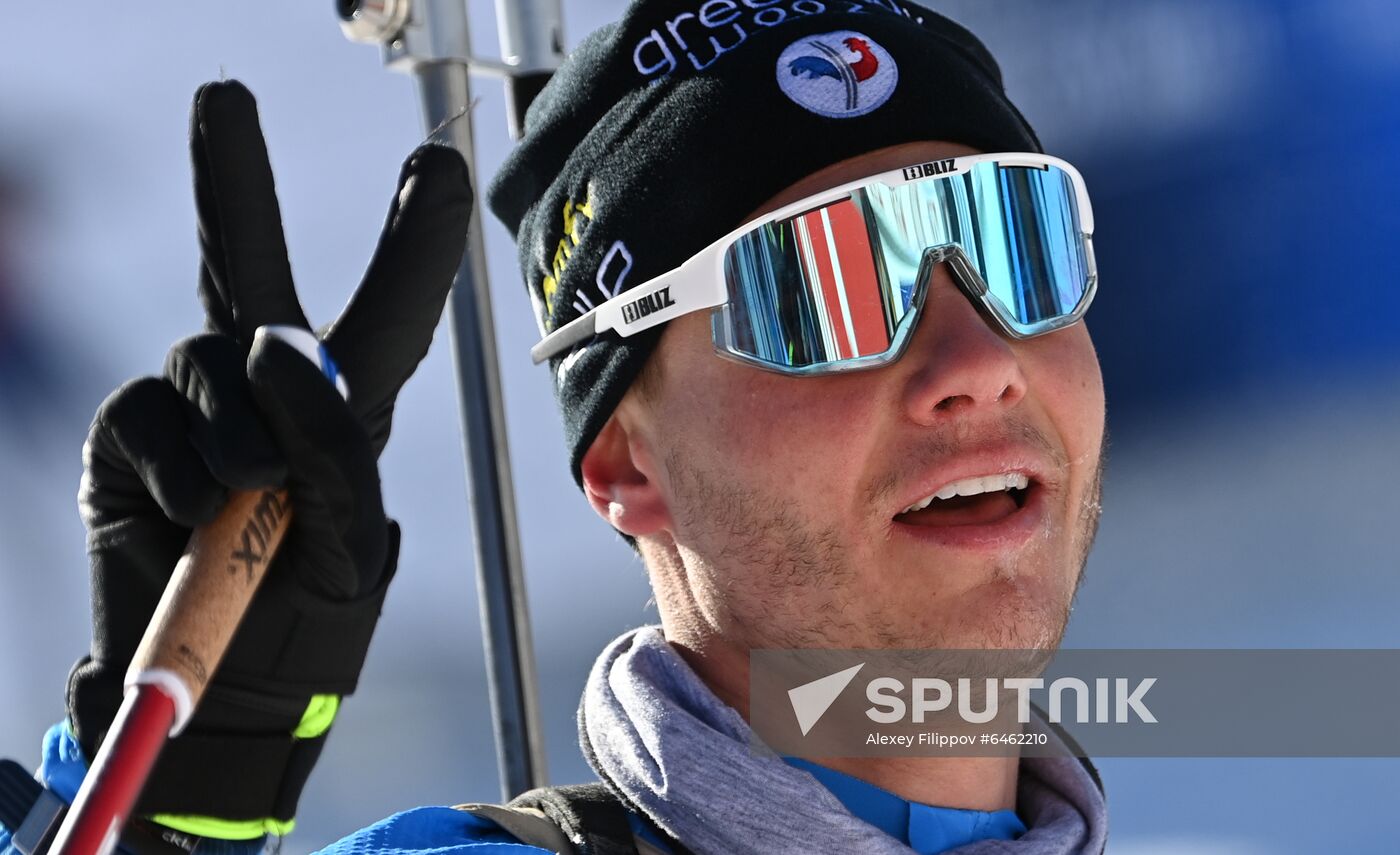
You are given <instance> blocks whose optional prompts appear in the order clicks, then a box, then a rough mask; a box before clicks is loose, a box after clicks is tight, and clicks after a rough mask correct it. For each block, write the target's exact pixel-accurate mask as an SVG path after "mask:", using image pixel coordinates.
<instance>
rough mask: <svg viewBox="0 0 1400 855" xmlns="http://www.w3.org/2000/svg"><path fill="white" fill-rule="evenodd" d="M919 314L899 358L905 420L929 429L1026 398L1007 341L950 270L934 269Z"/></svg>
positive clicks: (1021, 376)
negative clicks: (948, 420) (903, 376)
mask: <svg viewBox="0 0 1400 855" xmlns="http://www.w3.org/2000/svg"><path fill="white" fill-rule="evenodd" d="M932 276H933V281H932V282H931V283H930V284H929V293H928V296H927V298H926V299H925V301H924V309H923V314H922V316H921V317H920V318H919V322H918V326H917V327H915V329H914V337H913V339H912V340H911V341H910V342H909V349H908V350H907V351H905V353H904V356H903V357H902V358H901V359H900V365H901V368H902V369H903V370H904V372H906V377H905V381H904V388H903V396H904V401H903V403H904V406H905V408H906V410H907V412H908V414H909V417H910V418H911V419H913V420H914V421H915V422H918V423H920V424H928V425H933V424H937V423H939V422H941V421H945V420H947V419H949V418H952V417H954V416H955V414H962V415H969V414H971V412H972V411H973V410H974V409H978V408H988V407H1007V408H1009V407H1012V406H1014V405H1015V404H1016V402H1017V401H1019V400H1020V399H1021V398H1022V397H1024V396H1025V394H1026V386H1027V383H1026V377H1025V374H1024V373H1022V371H1021V363H1020V361H1019V360H1018V359H1017V357H1016V353H1015V351H1014V350H1012V347H1011V342H1010V341H1009V340H1008V339H1007V338H1006V337H1005V336H1003V335H1002V334H1001V332H1000V331H998V330H997V329H995V328H994V327H993V326H992V325H991V324H990V323H989V322H988V321H987V320H986V319H985V318H983V316H982V315H981V313H980V312H979V311H978V309H977V307H976V306H974V305H973V302H972V300H971V299H970V298H969V297H968V296H967V294H965V293H964V292H963V290H962V289H961V288H959V287H958V286H957V284H956V283H955V282H954V281H953V278H952V274H951V272H950V271H949V269H948V265H947V264H946V263H945V264H939V265H937V266H936V267H934V270H933V273H932Z"/></svg>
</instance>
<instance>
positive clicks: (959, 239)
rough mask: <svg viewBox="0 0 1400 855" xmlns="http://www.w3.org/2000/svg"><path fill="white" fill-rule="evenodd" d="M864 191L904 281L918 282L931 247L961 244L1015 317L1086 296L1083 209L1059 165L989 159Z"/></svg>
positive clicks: (1061, 311)
mask: <svg viewBox="0 0 1400 855" xmlns="http://www.w3.org/2000/svg"><path fill="white" fill-rule="evenodd" d="M862 196H863V199H864V201H865V203H866V205H867V206H868V208H869V211H870V216H871V218H872V220H873V221H874V223H875V224H876V229H875V231H876V234H877V235H878V238H877V241H876V243H877V245H878V247H879V249H880V251H881V253H882V254H883V257H884V264H885V270H886V271H887V272H888V275H889V278H890V279H891V280H892V281H896V282H898V283H899V287H900V288H901V289H904V290H906V291H907V290H908V289H911V288H912V287H913V285H914V280H915V277H916V275H917V273H918V270H919V265H920V262H921V261H922V260H923V256H924V252H925V251H926V250H927V249H929V248H932V247H943V246H948V245H950V244H956V245H957V246H959V247H961V248H962V251H963V253H964V254H965V255H966V256H967V258H968V261H969V262H970V263H971V264H972V266H973V267H974V268H976V270H977V272H978V273H980V274H981V276H982V278H983V280H985V281H986V283H987V287H988V289H989V291H990V292H991V295H992V297H994V298H995V299H996V301H997V302H998V303H999V304H1000V305H1001V306H1002V308H1003V309H1004V310H1005V314H1006V317H1007V320H1009V321H1011V322H1013V323H1014V324H1016V325H1020V326H1030V325H1032V324H1036V323H1039V322H1042V321H1046V320H1052V319H1054V318H1057V317H1062V316H1064V315H1067V314H1069V313H1071V312H1073V311H1074V308H1075V307H1076V306H1077V305H1078V304H1079V301H1080V299H1081V298H1082V297H1083V296H1084V291H1085V288H1086V286H1087V284H1088V265H1087V262H1086V260H1085V252H1084V241H1083V238H1082V235H1081V227H1080V223H1079V207H1078V203H1077V200H1076V197H1075V192H1074V183H1073V181H1072V179H1071V178H1070V176H1069V175H1068V174H1067V173H1066V172H1065V171H1064V170H1062V169H1060V168H1058V167H1054V166H1050V167H1045V168H1040V167H1028V166H999V165H998V164H996V163H994V162H991V161H987V162H983V163H978V164H976V165H974V166H973V167H972V168H971V169H969V170H968V171H967V172H965V173H963V174H961V175H955V176H950V177H948V178H943V179H938V180H931V181H919V182H914V183H911V184H903V185H899V186H897V187H884V186H874V187H870V188H868V189H866V190H865V191H864V192H863V194H862Z"/></svg>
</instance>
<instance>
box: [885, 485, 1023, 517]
mask: <svg viewBox="0 0 1400 855" xmlns="http://www.w3.org/2000/svg"><path fill="white" fill-rule="evenodd" d="M1031 488H1032V485H1031V480H1030V478H1028V477H1027V476H1026V475H1023V474H1021V473H1019V472H1008V473H1005V474H1000V475H984V476H982V477H979V478H964V479H962V480H961V481H954V482H953V483H951V484H948V485H947V486H945V487H943V488H942V489H940V490H939V491H938V492H937V493H934V494H933V495H931V496H926V497H925V498H923V499H921V500H919V501H917V502H915V503H914V504H912V505H910V506H909V507H907V508H905V509H904V510H903V511H900V512H899V513H898V514H897V515H895V522H900V523H906V524H908V525H926V526H951V525H989V524H991V523H995V522H998V521H1000V520H1002V519H1005V518H1006V517H1008V516H1010V515H1012V514H1014V513H1016V511H1018V510H1020V509H1021V508H1023V507H1025V506H1026V496H1027V494H1028V493H1029V491H1030V490H1031Z"/></svg>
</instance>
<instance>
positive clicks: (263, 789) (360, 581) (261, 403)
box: [68, 81, 473, 828]
mask: <svg viewBox="0 0 1400 855" xmlns="http://www.w3.org/2000/svg"><path fill="white" fill-rule="evenodd" d="M191 125H192V127H191V149H192V155H193V160H194V182H195V197H196V202H197V205H198V210H199V236H200V243H201V248H202V255H203V265H202V269H201V270H200V277H199V294H200V298H201V300H202V301H203V303H204V308H205V312H206V316H207V321H208V323H207V330H208V332H206V333H204V334H202V335H197V336H194V337H192V338H189V339H185V340H184V341H181V342H179V343H177V344H176V345H175V346H174V347H173V348H172V349H171V351H170V355H169V357H168V358H167V360H166V365H165V376H164V377H145V378H141V379H138V380H133V381H131V382H129V383H127V384H125V385H123V386H122V387H121V388H119V389H117V390H116V392H114V393H113V394H112V395H111V396H110V397H109V398H107V400H106V401H105V402H103V404H102V406H101V407H100V408H99V409H98V412H97V416H96V418H95V419H94V421H93V425H92V430H91V433H90V435H89V437H88V441H87V444H86V446H85V447H84V453H83V462H84V473H83V481H82V486H81V489H80V491H79V505H80V508H81V510H82V516H83V522H84V523H85V524H86V526H87V529H88V552H89V554H90V556H91V559H92V605H93V642H92V653H91V655H90V656H87V657H84V658H83V659H82V660H80V661H79V662H78V663H77V665H75V666H74V669H73V672H72V674H71V675H70V677H69V681H68V714H69V719H70V721H71V722H72V725H73V729H74V732H75V734H76V735H77V737H78V740H79V742H80V743H81V744H82V747H83V750H84V752H85V753H86V754H87V756H88V758H89V759H91V757H92V756H93V755H94V753H95V752H96V750H97V747H98V746H99V745H100V744H101V742H102V740H103V738H104V737H105V735H106V730H107V728H108V726H109V725H110V723H111V720H112V718H113V716H114V715H115V713H116V709H117V707H118V706H119V705H120V702H121V696H122V679H123V677H124V675H125V673H126V668H127V665H128V663H129V662H130V660H131V657H132V655H133V654H134V652H135V650H136V646H137V644H138V642H139V641H140V639H141V636H142V634H143V633H144V632H145V627H146V624H147V622H148V621H149V620H150V617H151V614H152V612H153V611H154V610H155V606H156V603H157V601H158V600H159V599H160V596H161V592H162V591H163V590H164V589H165V585H166V581H167V580H168V579H169V577H170V574H171V571H172V570H173V569H174V566H175V563H176V561H177V560H178V558H179V557H180V554H181V552H182V551H183V549H184V546H185V542H186V541H187V540H188V538H189V536H190V530H191V528H192V527H194V526H198V525H200V524H202V523H206V522H209V521H210V520H212V519H213V518H214V517H215V516H216V515H217V514H218V512H219V510H220V509H221V508H222V506H223V504H224V501H225V498H226V496H227V494H228V491H229V490H231V489H239V490H249V489H261V488H266V487H269V486H285V487H286V488H287V489H288V490H289V492H290V495H291V502H292V508H293V521H292V525H291V528H290V530H289V532H288V534H287V537H286V540H285V541H284V543H283V545H282V548H281V550H280V552H279V553H278V554H277V557H276V560H275V561H274V562H273V564H272V567H271V568H270V570H269V573H268V576H267V579H266V580H265V582H264V584H263V586H262V588H261V589H260V590H259V592H258V594H257V596H256V598H255V599H254V601H253V604H252V606H251V608H250V610H249V612H248V614H247V616H246V617H245V618H244V621H243V623H242V625H241V626H240V628H239V630H238V633H237V634H236V635H235V636H234V638H233V642H232V644H231V646H230V648H229V651H228V653H227V655H226V657H225V659H224V661H223V664H222V665H221V666H220V667H219V669H218V671H217V673H216V674H215V676H214V679H213V681H212V683H211V684H210V686H209V688H208V690H207V693H206V694H205V696H204V699H203V701H202V702H201V704H200V706H199V708H198V710H197V711H196V713H195V716H194V718H193V719H192V721H191V722H190V724H189V726H188V727H187V729H186V730H185V732H184V733H182V734H181V735H180V736H179V737H178V738H177V739H175V740H173V741H171V742H170V743H169V744H168V745H167V746H166V748H165V750H164V752H163V753H162V755H161V758H160V761H159V762H158V764H157V766H156V769H155V772H154V773H153V775H152V776H151V779H150V783H149V784H148V785H147V788H146V790H145V793H144V794H143V796H142V798H141V801H140V802H139V804H138V805H137V812H138V813H139V814H141V815H151V814H155V813H159V814H179V815H195V816H202V817H217V818H220V819H224V820H237V821H248V822H253V823H257V822H261V823H262V824H263V825H264V826H265V827H267V828H277V827H279V826H278V825H276V824H274V823H268V822H267V820H269V819H271V820H275V821H277V822H278V823H282V824H283V827H285V823H286V822H287V821H289V820H291V819H292V818H293V816H294V814H295V811H296V803H297V799H298V797H299V796H300V793H301V789H302V786H303V784H304V783H305V781H306V777H307V775H308V774H310V771H311V767H312V766H313V765H314V763H315V761H316V757H317V756H318V755H319V752H320V748H321V745H322V743H323V741H324V738H325V729H326V728H327V727H328V726H329V720H330V718H332V717H333V712H334V708H335V705H336V704H337V703H338V698H339V696H342V695H345V694H348V693H349V692H351V691H353V690H354V688H355V684H356V681H357V680H358V678H359V673H360V668H361V666H362V664H363V662H364V658H365V654H366V652H367V649H368V645H369V640H370V635H371V634H372V633H373V631H374V626H375V623H376V622H377V621H378V618H379V611H380V607H381V604H382V602H383V599H384V594H385V591H386V589H387V587H388V584H389V581H390V579H391V578H392V577H393V575H394V569H395V566H396V563H397V554H398V528H397V526H396V525H394V524H393V523H392V522H390V521H389V520H388V519H387V518H386V517H385V515H384V509H383V506H382V501H381V497H380V489H379V473H378V466H377V458H378V455H379V453H380V452H381V451H382V450H383V449H384V445H385V443H386V442H387V441H388V438H389V426H390V420H391V417H392V414H393V409H394V400H395V398H396V396H397V395H398V391H399V388H400V387H401V386H402V385H403V383H404V381H406V380H407V379H408V377H409V376H410V375H411V374H412V373H413V371H414V369H415V368H416V367H417V365H418V363H419V362H420V361H421V360H422V358H423V356H424V355H425V354H426V353H427V350H428V344H429V342H430V341H431V340H432V334H433V328H434V327H435V326H436V325H437V322H438V319H439V317H440V316H441V314H442V307H443V303H444V301H445V300H446V298H447V293H448V289H449V288H450V286H451V284H452V277H453V274H454V273H455V271H456V269H457V265H458V263H459V262H460V260H461V257H462V252H463V249H464V247H465V244H466V234H467V223H468V220H469V219H470V217H471V212H472V201H473V196H472V190H471V186H470V184H469V181H468V178H467V171H466V166H465V164H464V163H463V161H462V158H461V156H460V155H459V154H458V153H457V152H456V151H454V150H452V149H450V148H444V147H441V146H423V147H420V148H419V149H418V150H417V151H415V152H414V153H413V154H412V155H411V156H410V157H409V159H408V161H407V162H406V163H405V164H404V168H403V172H402V174H401V176H400V179H399V191H398V193H396V195H395V197H394V204H393V206H392V207H391V208H390V211H389V218H388V222H387V224H386V225H385V228H384V233H383V235H382V237H381V238H380V241H379V246H378V248H377V249H376V250H375V254H374V258H373V260H372V261H371V262H370V266H369V270H368V271H367V272H366V274H365V278H364V281H363V282H362V283H361V285H360V287H359V289H358V290H357V291H356V292H355V295H354V297H353V298H352V299H351V300H350V303H349V305H348V306H346V308H345V311H344V312H343V313H342V314H341V316H340V318H339V319H337V320H336V321H335V322H334V323H333V324H331V325H330V327H328V328H327V329H326V330H325V332H324V334H323V336H322V340H323V343H324V345H325V347H326V349H327V351H328V352H329V353H330V355H331V357H332V358H333V360H334V361H335V363H336V365H337V366H338V367H339V370H340V372H341V373H342V375H343V376H344V377H345V380H346V382H347V384H348V385H349V390H350V392H349V398H348V399H347V400H342V399H341V397H340V395H339V393H337V391H336V390H335V388H334V386H333V384H332V383H331V382H330V381H328V380H327V379H326V378H325V377H324V376H323V375H322V373H321V371H320V370H319V369H318V368H317V367H316V366H315V365H313V364H312V363H311V361H310V360H308V359H307V358H306V357H304V356H302V355H301V354H300V353H299V352H297V351H296V350H295V349H293V348H292V347H291V346H290V345H288V344H286V343H284V342H282V341H280V340H277V339H275V338H271V337H259V338H258V339H257V341H256V342H255V341H254V332H255V331H256V330H257V329H258V327H260V326H262V325H264V324H290V325H295V326H299V327H302V328H306V327H307V322H306V318H305V316H304V315H303V314H302V310H301V306H300V304H299V302H298V300H297V296H296V292H295V290H294V289H293V286H292V276H291V268H290V265H289V263H288V261H287V250H286V244H285V241H284V239H283V235H282V225H281V215H280V212H279V210H278V205H277V197H276V195H275V193H274V190H273V181H272V170H271V168H270V166H269V164H268V159H267V150H266V147H265V144H264V142H263V139H262V132H261V130H260V128H259V126H258V117H257V106H256V104H255V102H254V100H253V96H252V94H251V93H249V92H248V90H247V89H245V88H244V87H243V86H242V85H241V84H239V83H236V82H232V81H230V82H224V83H211V84H207V85H205V86H204V87H202V88H201V89H200V90H199V91H198V92H197V93H196V95H195V102H194V110H193V115H192V117H191ZM327 696H331V697H327ZM313 699H314V703H313ZM309 710H310V711H311V712H313V713H314V712H317V711H319V714H318V715H312V716H310V718H309V719H307V720H306V721H305V722H304V721H303V719H304V717H306V716H307V715H308V711H309ZM298 730H300V732H299V733H297V732H298ZM294 733H296V735H294Z"/></svg>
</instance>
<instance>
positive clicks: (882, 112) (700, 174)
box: [488, 0, 1041, 485]
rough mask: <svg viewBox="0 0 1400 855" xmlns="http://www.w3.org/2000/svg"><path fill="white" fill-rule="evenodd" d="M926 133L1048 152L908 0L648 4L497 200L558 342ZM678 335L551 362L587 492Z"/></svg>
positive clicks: (597, 47) (534, 128) (535, 135)
mask: <svg viewBox="0 0 1400 855" xmlns="http://www.w3.org/2000/svg"><path fill="white" fill-rule="evenodd" d="M920 140H945V141H949V142H958V143H963V144H965V145H969V146H972V147H973V148H977V149H980V150H982V151H989V152H991V151H1037V152H1038V151H1040V150H1041V148H1040V143H1039V141H1038V140H1037V139H1036V136H1035V132H1034V131H1032V130H1031V127H1030V125H1029V124H1027V122H1026V120H1025V118H1024V117H1022V116H1021V114H1020V112H1019V111H1017V109H1016V108H1015V107H1014V106H1013V105H1012V104H1011V102H1010V101H1009V100H1007V98H1006V93H1005V92H1004V90H1003V88H1002V81H1001V70H1000V69H999V68H998V67H997V64H996V60H994V59H993V58H992V55H991V54H990V53H988V51H987V49H986V47H985V46H983V45H982V43H981V42H980V41H978V40H977V38H976V37H975V36H973V35H972V34H971V33H969V32H968V31H967V30H966V29H964V28H963V27H962V26H960V25H958V24H957V23H954V22H953V21H951V20H949V19H947V18H945V17H942V16H941V15H937V14H935V13H933V12H930V11H929V10H927V9H924V8H922V7H920V6H916V5H914V4H913V3H902V2H895V0H873V2H855V0H635V2H633V3H632V4H631V6H629V7H628V9H627V12H626V14H625V15H624V16H623V18H622V20H621V21H619V22H618V23H616V24H612V25H609V26H606V27H604V28H602V29H600V30H598V31H596V32H594V33H592V34H591V35H589V36H588V37H587V38H586V39H584V41H583V43H582V44H581V45H579V47H578V49H577V50H575V51H574V52H573V53H572V54H571V55H570V56H569V58H568V59H567V60H566V61H565V62H564V64H563V66H562V67H561V68H560V69H559V71H558V72H557V73H555V75H554V77H553V78H552V79H551V80H550V82H549V84H548V85H547V86H546V87H545V88H544V91H543V92H541V93H540V95H539V97H538V98H537V99H536V100H535V102H534V104H533V105H531V107H530V110H529V112H528V113H527V115H526V120H525V134H524V138H523V139H522V141H521V143H520V145H519V146H518V147H517V148H516V149H515V150H514V151H513V152H512V153H511V155H510V156H509V157H508V158H507V159H506V162H505V164H504V165H503V166H502V168H501V171H500V173H499V174H498V175H497V176H496V178H495V180H494V181H493V182H492V184H491V187H490V189H489V190H488V199H489V202H490V206H491V210H492V211H493V212H494V213H495V214H496V216H498V217H500V218H501V220H502V221H503V222H504V223H505V224H506V226H507V227H509V228H510V229H511V230H512V231H513V232H514V233H515V238H516V243H517V245H518V247H519V251H520V269H521V273H522V274H523V275H524V278H525V285H526V287H527V288H528V290H529V293H530V300H531V302H532V304H533V305H534V308H535V314H536V316H537V318H538V320H539V322H540V328H541V332H542V333H543V332H547V331H551V330H555V329H558V328H559V327H560V326H562V325H564V324H566V323H568V322H569V321H571V320H573V319H574V318H577V317H578V316H579V315H581V314H583V312H585V311H587V310H588V309H589V308H590V307H592V306H596V305H598V304H599V303H601V302H603V301H604V300H606V299H608V298H609V297H611V296H614V295H616V294H617V293H619V292H620V291H623V290H626V289H628V288H631V287H632V286H635V285H637V284H640V283H642V282H645V281H646V280H648V279H651V278H652V277H655V276H658V275H660V274H662V273H665V272H666V271H668V270H671V269H672V268H675V267H677V266H679V265H680V264H681V263H682V262H684V261H685V260H686V259H687V258H689V257H690V256H692V255H694V254H695V253H696V252H698V251H699V250H701V249H703V248H704V247H705V246H707V245H708V244H710V243H712V242H713V241H715V240H716V239H718V238H720V237H722V236H723V235H725V234H726V233H728V232H729V231H731V230H732V229H734V228H735V227H737V226H738V225H740V224H741V222H742V221H743V219H744V218H745V217H747V216H748V215H749V214H751V213H752V212H753V211H754V210H756V209H757V208H758V207H759V205H761V204H762V203H764V202H765V201H767V200H768V199H770V198H772V197H773V196H774V195H775V194H776V193H777V192H778V191H780V190H782V189H783V188H785V187H787V186H789V185H791V184H793V183H794V182H796V181H798V180H799V179H801V178H803V177H804V176H807V175H809V174H811V173H812V172H815V171H817V170H818V169H821V168H822V167H825V166H828V165H830V164H833V163H836V162H837V161H840V160H844V159H846V158H849V157H853V156H855V155H858V154H862V153H864V152H868V151H871V150H874V149H877V148H883V147H885V146H890V145H895V144H898V143H905V142H914V141H920ZM664 326H665V325H664V324H663V325H662V326H660V327H656V328H653V329H650V330H647V331H645V332H642V333H639V334H636V335H633V336H630V337H627V338H622V337H619V336H617V335H616V334H615V333H611V332H609V333H606V334H604V335H601V336H598V337H596V338H594V339H593V340H591V341H589V342H586V343H584V344H583V345H580V346H579V347H578V348H575V350H574V351H573V352H572V353H569V354H566V355H564V356H560V357H556V358H554V359H553V360H551V363H550V369H551V372H552V374H553V376H554V387H555V392H556V395H557V397H558V400H559V405H560V408H561V409H562V411H563V415H564V433H565V440H566V442H567V443H568V445H569V452H570V454H569V463H570V466H571V468H572V470H573V475H574V480H575V481H578V482H579V483H580V485H581V484H582V476H581V475H580V471H579V466H580V462H581V461H582V459H583V455H584V453H585V452H586V451H587V450H588V447H589V445H590V444H591V443H592V442H593V439H594V437H596V436H597V435H598V432H599V431H600V430H601V429H602V427H603V425H604V424H605V423H606V422H607V419H608V416H609V415H610V414H611V413H612V411H613V409H614V408H615V407H616V406H617V404H618V402H619V401H620V400H621V399H622V396H623V394H624V393H625V392H626V391H627V388H628V386H629V385H631V383H632V381H633V380H634V379H635V378H636V376H637V374H638V372H639V371H640V370H641V368H642V365H643V363H644V362H645V361H646V359H647V356H648V355H650V353H651V352H652V350H653V349H654V348H655V346H656V342H657V340H658V339H659V338H660V335H661V330H662V329H664Z"/></svg>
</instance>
